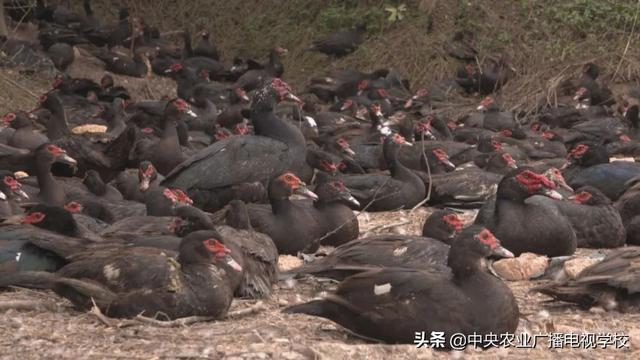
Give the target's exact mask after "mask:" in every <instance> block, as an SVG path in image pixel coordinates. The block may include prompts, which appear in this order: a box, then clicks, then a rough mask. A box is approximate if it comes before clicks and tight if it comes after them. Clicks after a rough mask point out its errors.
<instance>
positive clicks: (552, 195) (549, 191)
mask: <svg viewBox="0 0 640 360" xmlns="http://www.w3.org/2000/svg"><path fill="white" fill-rule="evenodd" d="M542 195H544V196H548V197H550V198H552V199H556V200H562V199H564V198H563V197H562V195H560V193H559V192H557V191H555V190H553V189H544V190H542Z"/></svg>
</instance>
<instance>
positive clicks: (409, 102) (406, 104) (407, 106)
mask: <svg viewBox="0 0 640 360" xmlns="http://www.w3.org/2000/svg"><path fill="white" fill-rule="evenodd" d="M412 106H413V98H411V99H409V100H407V102H405V103H404V108H405V109H408V108H410V107H412Z"/></svg>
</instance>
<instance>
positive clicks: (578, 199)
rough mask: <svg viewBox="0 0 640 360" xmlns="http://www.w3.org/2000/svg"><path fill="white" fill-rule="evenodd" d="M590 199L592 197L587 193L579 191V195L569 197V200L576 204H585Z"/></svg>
mask: <svg viewBox="0 0 640 360" xmlns="http://www.w3.org/2000/svg"><path fill="white" fill-rule="evenodd" d="M591 197H593V195H591V193H590V192H588V191H580V192H579V193H577V194H575V195H572V196H569V200H571V201H573V202H575V203H577V204H584V203H585V202H587V201H589V199H591Z"/></svg>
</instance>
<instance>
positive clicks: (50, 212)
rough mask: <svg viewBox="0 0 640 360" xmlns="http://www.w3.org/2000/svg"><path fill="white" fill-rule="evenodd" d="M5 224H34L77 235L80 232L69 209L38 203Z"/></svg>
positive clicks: (59, 232)
mask: <svg viewBox="0 0 640 360" xmlns="http://www.w3.org/2000/svg"><path fill="white" fill-rule="evenodd" d="M3 224H22V225H33V226H37V227H39V228H41V229H45V230H49V231H52V232H55V233H58V234H61V235H66V236H75V235H76V234H77V232H78V224H77V223H76V221H75V219H74V218H73V216H72V215H71V213H70V212H69V211H67V210H66V209H64V208H63V207H59V206H51V205H45V204H37V205H35V206H33V207H31V208H30V209H29V210H28V211H27V212H26V213H25V214H24V215H20V216H13V217H11V218H9V219H6V220H5V221H4V222H3Z"/></svg>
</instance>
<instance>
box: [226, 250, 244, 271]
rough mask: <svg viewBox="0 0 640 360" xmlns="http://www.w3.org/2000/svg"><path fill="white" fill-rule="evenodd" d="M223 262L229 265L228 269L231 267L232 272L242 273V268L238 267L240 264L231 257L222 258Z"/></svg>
mask: <svg viewBox="0 0 640 360" xmlns="http://www.w3.org/2000/svg"><path fill="white" fill-rule="evenodd" d="M224 262H225V263H226V264H227V265H229V267H231V268H232V269H233V270H235V271H237V272H241V271H242V266H240V264H238V262H237V261H235V260H234V259H233V257H231V255H229V254H227V255H226V256H225V257H224Z"/></svg>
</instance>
